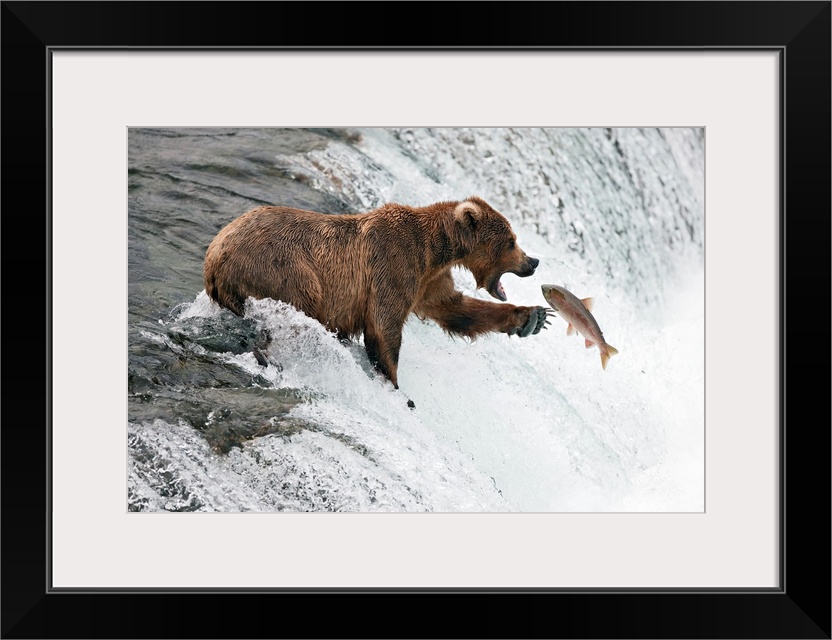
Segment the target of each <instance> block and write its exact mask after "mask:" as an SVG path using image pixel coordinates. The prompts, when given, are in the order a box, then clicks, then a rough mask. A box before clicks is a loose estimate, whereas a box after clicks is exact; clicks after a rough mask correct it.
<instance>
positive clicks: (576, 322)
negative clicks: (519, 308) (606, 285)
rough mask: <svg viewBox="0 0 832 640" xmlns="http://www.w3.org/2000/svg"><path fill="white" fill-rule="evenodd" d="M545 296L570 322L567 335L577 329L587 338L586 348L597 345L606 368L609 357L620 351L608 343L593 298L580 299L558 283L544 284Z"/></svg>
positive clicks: (550, 304) (602, 364)
mask: <svg viewBox="0 0 832 640" xmlns="http://www.w3.org/2000/svg"><path fill="white" fill-rule="evenodd" d="M541 289H542V290H543V297H544V298H545V299H546V302H548V303H549V306H551V307H552V309H554V310H555V311H557V312H558V313H559V314H560V316H561V317H562V318H563V319H564V320H566V322H568V323H569V326H568V327H567V328H566V335H572V334H573V333H575V331H576V330H577V332H578V333H580V334H581V335H582V336H583V337H584V339H585V340H586V348H587V349H589V348H590V347H592V346H597V347H598V350H599V351H600V352H601V366H602V367H603V368H604V369H606V368H607V362H608V361H609V359H610V358H611V357H612V356H614V355H615V354H616V353H618V349H616V348H615V347H613V346H612V345H609V344H607V342H606V341H605V340H604V334H603V333H602V332H601V327H599V326H598V322H597V321H596V320H595V318H594V317H593V315H592V314H591V313H590V311H592V305H593V300H592V298H584V299H583V300H581V299H579V298H578V296H576V295H575V294H573V293H572V292H570V291H567V290H566V289H564V288H563V287H559V286H557V285H556V284H544V285H543V286H542V287H541Z"/></svg>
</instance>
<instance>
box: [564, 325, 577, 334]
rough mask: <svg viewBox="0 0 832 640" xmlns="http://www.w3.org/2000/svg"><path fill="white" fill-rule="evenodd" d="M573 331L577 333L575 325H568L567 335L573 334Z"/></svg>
mask: <svg viewBox="0 0 832 640" xmlns="http://www.w3.org/2000/svg"><path fill="white" fill-rule="evenodd" d="M573 333H575V327H573V326H572V325H571V324H570V325H569V326H568V327H566V335H568V336H571V335H572V334H573Z"/></svg>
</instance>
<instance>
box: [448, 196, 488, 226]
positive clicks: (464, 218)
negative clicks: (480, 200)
mask: <svg viewBox="0 0 832 640" xmlns="http://www.w3.org/2000/svg"><path fill="white" fill-rule="evenodd" d="M481 219H482V210H481V209H480V208H479V207H478V206H477V205H476V204H474V203H473V202H471V201H470V200H466V201H465V202H460V203H459V204H458V205H456V209H454V220H456V222H458V223H459V224H460V225H462V227H463V228H466V229H475V228H476V226H477V223H478V222H479V221H480V220H481Z"/></svg>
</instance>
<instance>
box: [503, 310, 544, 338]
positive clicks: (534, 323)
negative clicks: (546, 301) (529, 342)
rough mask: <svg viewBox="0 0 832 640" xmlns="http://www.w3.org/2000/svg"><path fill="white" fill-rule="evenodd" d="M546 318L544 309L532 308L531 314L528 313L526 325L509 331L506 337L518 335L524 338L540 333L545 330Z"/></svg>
mask: <svg viewBox="0 0 832 640" xmlns="http://www.w3.org/2000/svg"><path fill="white" fill-rule="evenodd" d="M546 318H547V314H546V309H544V308H543V307H532V310H531V313H529V319H528V320H526V324H524V325H523V326H522V327H519V328H516V329H512V330H510V331H509V332H508V335H509V336H513V335H518V336H520V337H521V338H525V337H526V336H529V335H534V334H535V333H540V330H541V329H545V328H546V326H545V325H546V324H547V322H546Z"/></svg>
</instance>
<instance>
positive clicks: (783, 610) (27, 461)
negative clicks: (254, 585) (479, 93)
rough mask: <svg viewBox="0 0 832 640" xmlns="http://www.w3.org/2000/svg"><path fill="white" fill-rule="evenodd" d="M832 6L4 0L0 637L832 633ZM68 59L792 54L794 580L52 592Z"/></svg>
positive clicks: (787, 486) (790, 463)
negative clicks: (54, 209) (56, 193)
mask: <svg viewBox="0 0 832 640" xmlns="http://www.w3.org/2000/svg"><path fill="white" fill-rule="evenodd" d="M394 8H395V11H394V10H393V9H394ZM379 11H381V15H379ZM459 14H462V15H465V16H466V17H465V20H464V21H462V22H460V21H459V20H458V18H456V17H452V16H457V15H459ZM830 15H832V14H831V13H830V2H828V1H823V2H753V1H752V2H643V3H642V2H536V3H525V2H515V3H503V2H486V3H476V4H475V3H465V4H462V3H460V4H459V6H457V7H454V8H452V7H451V4H450V3H429V2H422V3H395V7H394V5H393V4H392V3H391V4H387V3H385V4H380V3H379V4H376V3H372V4H371V3H359V2H341V3H315V2H312V3H294V2H281V3H275V2H236V3H225V2H200V3H194V2H181V3H179V2H164V3H162V2H159V3H155V2H149V3H141V2H138V3H134V2H3V3H2V13H1V14H0V20H2V25H1V26H2V32H0V37H1V38H2V39H1V40H0V42H1V43H2V54H3V55H2V91H3V92H2V95H3V104H2V107H3V108H2V125H3V129H2V131H3V135H2V150H3V153H2V168H3V173H2V180H3V187H5V188H4V189H2V192H0V202H2V205H3V207H2V211H3V218H2V223H3V228H2V231H3V233H2V248H3V252H2V266H3V267H4V269H3V278H2V285H3V286H2V297H3V302H5V303H6V304H5V309H6V313H5V314H4V317H3V320H4V322H3V323H2V344H3V355H4V359H3V363H4V365H5V366H3V369H2V373H3V374H5V375H4V376H3V378H4V380H3V381H4V383H5V384H4V385H3V399H4V400H5V402H3V404H2V418H3V429H2V432H1V433H0V438H1V440H0V444H2V447H0V455H2V467H1V470H2V485H0V491H2V494H1V495H0V498H1V499H0V509H2V542H1V543H0V544H2V546H1V547H0V553H2V562H0V576H1V577H2V603H1V606H2V610H1V611H0V613H1V614H2V629H0V631H1V632H2V637H3V638H76V637H77V638H104V637H107V638H119V637H124V638H126V637H140V638H157V637H159V638H162V637H168V638H171V637H177V638H191V637H193V638H232V637H356V636H360V637H438V636H447V637H457V636H463V637H494V636H501V637H552V638H554V637H570V638H635V637H640V638H829V637H830V631H831V630H832V625H831V624H830V595H831V594H830V582H831V580H830V511H829V505H830V429H829V424H830V420H829V417H830V414H829V409H830V407H829V405H830V403H829V389H830V380H829V366H828V364H827V359H828V347H827V346H826V343H827V340H826V336H827V335H828V333H827V331H828V327H829V326H830V318H829V311H830V304H829V292H830V290H832V289H830V282H829V278H830V211H832V204H831V203H830V77H832V74H830ZM394 16H399V17H395V18H394ZM379 19H381V20H382V24H384V25H385V26H384V27H383V28H379V27H377V26H375V25H377V24H378V20H379ZM69 47H71V48H86V49H125V48H131V47H137V48H165V49H172V48H183V49H192V50H202V49H212V48H217V47H223V48H231V49H238V48H240V49H242V48H251V47H254V48H260V47H264V48H284V49H285V48H312V49H315V48H336V49H337V48H350V49H352V48H363V49H377V50H385V49H390V48H407V49H413V50H421V49H425V48H440V49H456V48H462V49H470V50H487V49H492V48H506V49H527V48H542V49H547V48H557V49H570V48H571V49H582V50H583V49H605V50H618V49H620V50H646V51H650V50H663V49H676V48H685V49H693V50H702V51H707V50H729V49H730V50H737V49H739V50H742V49H749V50H752V49H767V50H772V51H777V52H779V57H780V74H781V75H780V77H781V79H782V80H783V82H782V89H781V96H780V113H781V134H780V141H781V169H780V180H781V186H783V187H784V188H783V189H781V196H780V197H781V203H780V204H781V215H780V237H781V239H782V240H783V241H782V242H781V246H780V268H779V273H780V278H781V301H782V303H781V309H780V327H781V329H780V331H781V343H780V362H781V366H782V375H781V380H780V397H781V402H780V429H781V436H780V437H781V440H780V445H781V446H780V449H781V452H782V453H781V473H780V500H781V502H780V504H781V510H780V511H781V522H780V533H781V536H780V537H781V540H782V547H781V549H782V553H781V560H780V587H779V588H776V589H758V590H748V589H737V590H730V589H720V590H714V589H695V588H691V589H681V590H679V589H675V590H673V591H672V592H670V591H663V590H650V591H647V590H633V591H631V590H626V589H620V590H593V589H584V590H551V591H547V590H542V589H534V590H509V589H503V590H500V589H483V590H458V591H455V590H443V591H439V590H430V589H421V590H420V589H404V590H396V591H384V590H376V591H373V590H340V591H338V590H307V591H305V592H302V591H288V590H286V591H282V592H271V591H265V590H262V591H256V590H246V591H240V592H235V591H232V590H226V591H223V590H216V589H213V590H205V591H204V592H194V591H193V590H191V591H188V592H184V591H183V592H175V591H167V592H156V591H154V590H152V589H148V590H146V591H141V590H130V591H118V592H116V591H108V590H106V589H100V590H94V591H78V592H61V593H58V592H55V591H54V590H52V589H51V588H50V586H49V585H50V579H49V556H48V553H47V548H48V540H49V537H48V536H49V525H50V516H49V502H48V495H49V494H48V487H49V483H50V481H51V480H50V462H51V461H50V457H49V446H48V443H49V437H50V436H49V434H50V431H49V430H50V425H51V414H50V410H51V408H50V402H49V397H50V396H49V390H50V388H51V385H56V384H60V381H57V380H51V379H50V377H49V372H50V366H49V363H50V358H51V349H50V335H51V321H52V316H51V308H50V300H51V291H50V281H49V277H48V265H49V256H50V252H51V244H50V235H49V233H50V209H51V207H50V204H51V203H50V199H49V198H50V191H49V184H50V182H49V176H50V174H49V167H50V148H49V135H48V133H49V130H50V123H51V111H50V108H49V102H48V99H49V80H50V55H51V54H50V52H51V51H54V50H57V49H60V48H69ZM787 214H788V215H787ZM786 264H788V268H786ZM805 284H811V289H809V290H808V291H809V293H810V294H811V296H812V297H810V298H809V299H806V298H803V297H802V293H800V294H799V293H798V292H802V291H803V289H804V287H802V286H801V285H805ZM790 285H791V286H790ZM818 292H820V294H818ZM799 296H800V297H799ZM86 299H87V298H86V296H85V295H84V291H83V283H79V304H84V303H85V300H86ZM762 312H765V311H762ZM743 317H746V316H745V314H743ZM789 320H791V322H789ZM814 327H820V330H819V331H818V334H819V335H813V333H814ZM798 344H801V345H802V347H803V348H802V349H798V348H797V346H796V345H798ZM786 345H790V346H791V349H789V350H788V351H787V349H786ZM746 348H752V345H742V344H738V345H737V357H741V356H742V351H743V349H746ZM801 354H805V355H806V357H805V358H803V357H801ZM789 356H791V357H789ZM818 363H819V364H820V367H819V368H815V365H817V364H818ZM787 382H788V386H787ZM787 392H788V393H787ZM738 470H741V461H738ZM801 498H806V500H801ZM307 607H308V608H310V609H311V611H313V612H314V613H312V614H311V615H310V614H308V613H302V612H303V611H306V610H307ZM390 621H393V622H392V624H391V622H390Z"/></svg>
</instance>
